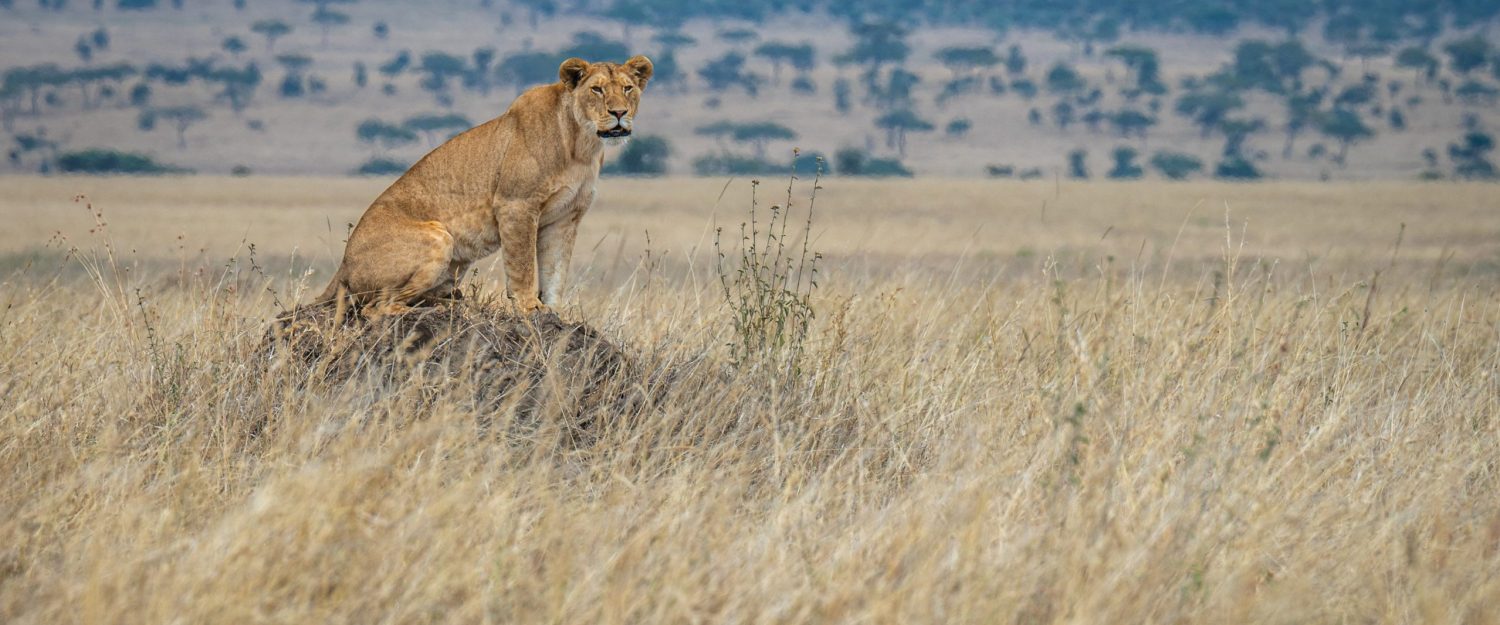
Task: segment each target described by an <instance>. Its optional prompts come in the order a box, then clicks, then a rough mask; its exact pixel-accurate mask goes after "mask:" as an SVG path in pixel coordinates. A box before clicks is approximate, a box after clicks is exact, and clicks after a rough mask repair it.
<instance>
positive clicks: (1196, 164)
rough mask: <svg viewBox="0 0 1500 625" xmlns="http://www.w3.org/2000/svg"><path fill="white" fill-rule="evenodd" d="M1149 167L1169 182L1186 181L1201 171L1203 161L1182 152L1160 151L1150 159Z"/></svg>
mask: <svg viewBox="0 0 1500 625" xmlns="http://www.w3.org/2000/svg"><path fill="white" fill-rule="evenodd" d="M1151 166H1152V167H1155V168H1156V170H1157V171H1159V172H1161V175H1163V176H1166V177H1167V178H1169V179H1171V180H1186V179H1187V177H1188V176H1191V175H1193V174H1195V173H1198V171H1200V170H1202V169H1203V161H1201V160H1198V157H1196V156H1193V155H1191V154H1186V153H1183V152H1170V151H1162V152H1157V153H1156V154H1155V155H1154V156H1152V157H1151Z"/></svg>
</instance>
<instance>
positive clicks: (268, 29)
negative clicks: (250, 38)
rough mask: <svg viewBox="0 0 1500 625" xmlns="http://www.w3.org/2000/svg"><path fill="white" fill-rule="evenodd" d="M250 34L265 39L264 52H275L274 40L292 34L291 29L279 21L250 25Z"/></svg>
mask: <svg viewBox="0 0 1500 625" xmlns="http://www.w3.org/2000/svg"><path fill="white" fill-rule="evenodd" d="M250 32H253V33H255V34H258V35H260V36H262V37H265V38H266V52H275V51H276V40H277V39H280V38H282V37H284V36H286V35H288V34H290V33H291V32H292V27H291V26H288V25H287V23H286V22H283V21H281V20H261V21H259V22H256V23H254V24H251V25H250Z"/></svg>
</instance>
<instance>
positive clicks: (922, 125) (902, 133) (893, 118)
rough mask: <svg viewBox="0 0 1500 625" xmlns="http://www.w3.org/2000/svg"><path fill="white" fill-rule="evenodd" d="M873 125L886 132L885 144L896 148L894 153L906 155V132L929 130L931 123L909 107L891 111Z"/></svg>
mask: <svg viewBox="0 0 1500 625" xmlns="http://www.w3.org/2000/svg"><path fill="white" fill-rule="evenodd" d="M875 126H876V127H879V128H881V129H884V130H885V132H886V140H885V143H886V146H887V147H893V148H896V153H897V154H899V155H900V156H901V157H902V158H905V157H906V133H909V132H930V131H932V130H933V125H932V123H931V122H928V121H927V120H925V119H922V118H921V117H918V116H917V114H916V113H913V112H912V111H911V110H910V109H901V110H897V111H891V112H889V113H886V114H885V115H881V116H880V117H879V118H878V119H876V120H875Z"/></svg>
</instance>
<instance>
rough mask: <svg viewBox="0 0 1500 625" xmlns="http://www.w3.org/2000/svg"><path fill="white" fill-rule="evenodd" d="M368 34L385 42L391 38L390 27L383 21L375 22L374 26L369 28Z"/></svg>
mask: <svg viewBox="0 0 1500 625" xmlns="http://www.w3.org/2000/svg"><path fill="white" fill-rule="evenodd" d="M370 34H372V35H375V38H376V39H379V40H381V41H385V40H386V39H389V38H390V36H391V27H390V25H389V24H386V23H385V21H384V20H382V21H379V22H375V25H374V26H371V27H370Z"/></svg>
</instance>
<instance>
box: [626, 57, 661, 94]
mask: <svg viewBox="0 0 1500 625" xmlns="http://www.w3.org/2000/svg"><path fill="white" fill-rule="evenodd" d="M625 67H626V69H629V70H630V71H631V72H633V73H635V82H636V83H637V84H639V85H640V87H641V88H642V89H645V88H646V81H648V80H651V72H652V71H653V70H654V69H655V68H653V67H652V66H651V59H648V58H646V57H645V56H643V55H636V56H633V57H630V60H629V61H625Z"/></svg>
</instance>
